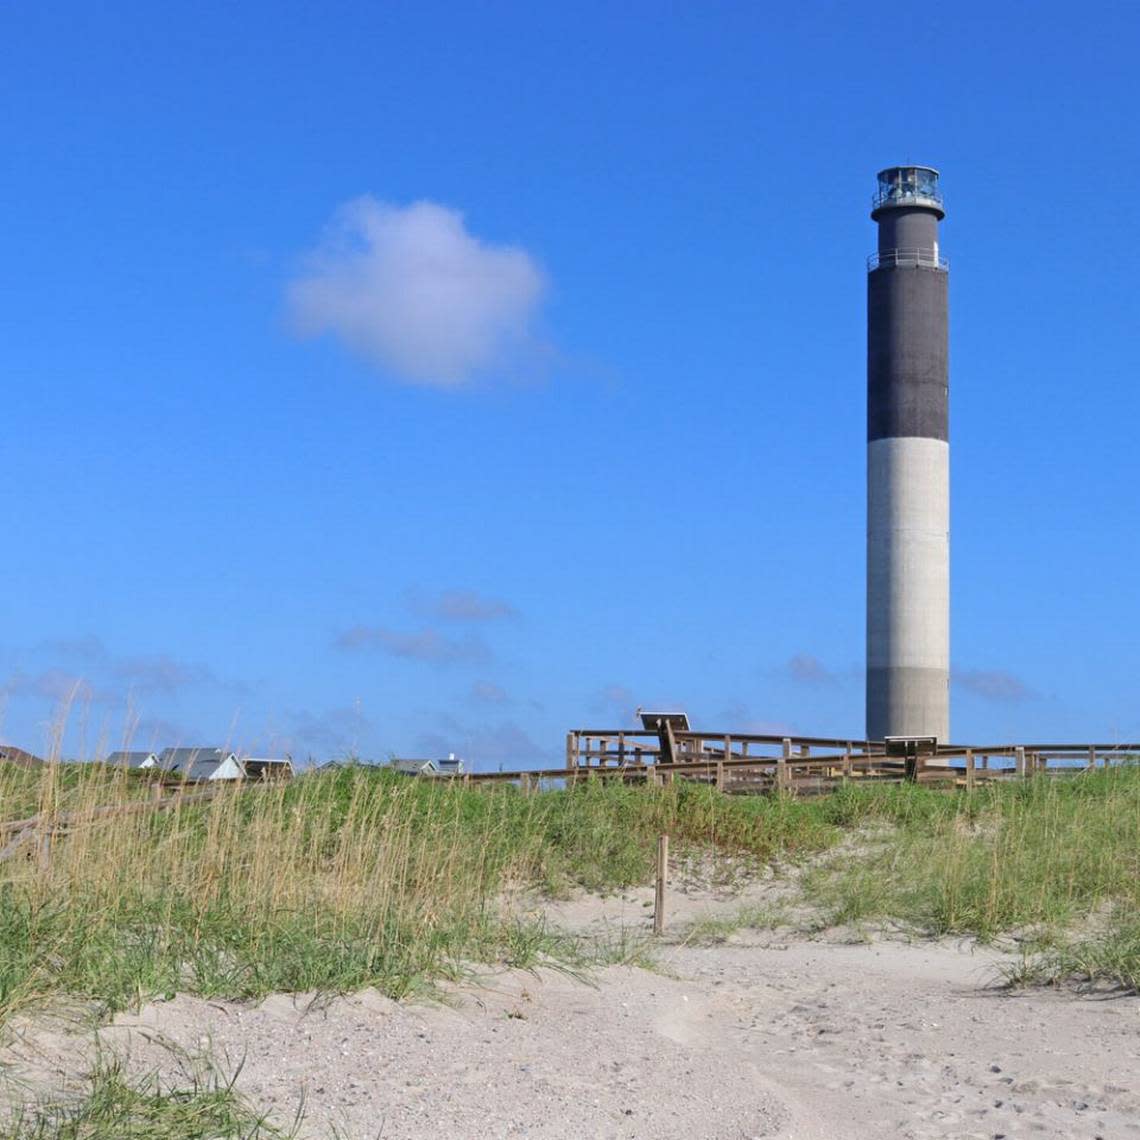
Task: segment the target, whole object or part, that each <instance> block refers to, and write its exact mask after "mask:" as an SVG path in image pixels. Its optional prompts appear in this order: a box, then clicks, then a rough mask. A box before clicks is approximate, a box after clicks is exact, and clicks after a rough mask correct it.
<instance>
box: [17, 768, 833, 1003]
mask: <svg viewBox="0 0 1140 1140" xmlns="http://www.w3.org/2000/svg"><path fill="white" fill-rule="evenodd" d="M63 775H64V774H61V776H60V777H58V778H57V777H53V776H52V775H51V774H49V773H45V774H43V776H42V778H43V779H44V780H45V781H51V780H53V779H58V780H60V782H62V779H63ZM65 775H66V779H67V780H74V779H75V778H74V777H73V776H72V775H71V774H70V773H67V774H65ZM102 779H103V781H104V783H103V784H102V785H101V784H100V783H99V780H98V778H96V777H95V776H93V775H90V774H87V775H86V776H85V781H84V783H83V786H82V787H81V788H80V789H79V790H78V791H76V790H75V789H74V788H72V787H69V788H68V793H67V800H68V806H69V807H71V808H78V809H83V808H84V807H86V806H92V805H94V804H96V803H106V802H108V793H109V791H111V790H115V789H120V788H122V787H124V786H126V785H125V782H124V781H123V779H122V777H121V775H120V774H117V773H104V774H103V776H102ZM80 792H81V793H82V795H81V794H80ZM25 793H27V789H26V788H25ZM61 798H63V797H61V796H60V794H59V788H58V786H52V787H49V788H48V789H47V790H46V791H45V792H44V793H43V795H42V796H41V799H43V800H45V801H46V800H51V801H52V802H59V800H60V799H61ZM663 831H668V832H669V833H670V834H671V835H672V836H673V838H674V843H675V844H676V845H677V846H678V849H683V848H684V847H685V846H700V847H708V846H715V847H718V848H721V849H727V850H733V851H739V852H745V853H749V854H750V855H752V856H754V857H756V858H761V859H768V858H771V857H772V856H774V855H776V854H784V855H789V856H795V855H797V854H799V853H803V852H809V851H817V850H820V849H823V848H825V847H826V846H828V845H829V844H831V843H833V842H835V841H836V839H837V838H838V837H839V834H840V832H839V829H838V828H837V827H836V826H834V825H833V824H831V823H829V822H827V821H826V820H825V819H823V818H822V817H821V814H820V811H819V808H818V806H817V805H813V804H811V803H809V802H807V801H805V802H802V803H800V802H795V801H790V800H785V799H780V800H771V799H759V798H756V799H747V798H731V797H724V796H720V795H718V794H717V793H715V792H713V791H711V790H709V789H706V788H700V787H696V786H693V785H681V784H678V785H677V786H676V787H671V788H660V789H645V788H627V787H623V786H621V785H617V784H612V783H607V784H602V783H600V782H591V783H588V784H586V785H583V786H581V787H578V788H575V789H573V790H569V791H552V792H545V793H542V794H539V795H534V796H524V795H521V794H520V793H519V792H518V791H517V790H515V789H514V788H510V787H500V788H494V789H479V788H467V787H464V786H463V785H462V784H460V783H457V782H449V781H425V780H415V779H408V778H406V777H402V776H398V775H393V774H391V773H388V772H384V771H380V770H375V769H371V768H367V767H363V766H348V767H345V768H343V769H340V770H336V771H332V772H326V773H320V774H313V775H309V776H306V777H304V778H302V779H299V780H296V781H295V782H293V783H292V784H288V785H282V786H276V787H265V788H256V789H250V790H248V791H245V792H242V791H240V790H237V789H231V790H227V791H225V792H223V794H222V795H221V796H220V797H219V798H218V799H217V800H214V801H212V802H210V803H208V804H205V805H189V806H183V807H181V808H179V809H178V810H176V811H170V812H163V813H149V812H148V813H137V814H134V815H128V816H122V817H115V818H114V819H110V820H101V821H99V822H97V823H94V824H90V825H84V826H82V827H77V828H75V829H74V830H73V832H72V833H71V834H70V835H69V836H67V837H66V838H63V839H61V840H59V841H58V842H57V843H56V844H55V846H54V848H53V850H52V852H51V856H50V860H49V862H48V866H47V869H46V870H43V869H42V868H41V867H39V866H38V864H37V863H36V862H34V861H31V860H10V861H8V862H6V863H3V864H0V1021H2V1020H3V1018H4V1017H5V1016H8V1015H10V1014H11V1013H12V1012H13V1011H15V1010H17V1009H20V1008H22V1007H27V1006H29V1005H34V1004H36V1003H39V1002H42V1001H44V1000H48V999H50V998H52V997H53V996H56V995H70V996H75V997H81V998H87V999H94V1000H96V1001H98V1002H102V1003H104V1005H105V1007H106V1008H107V1010H108V1011H113V1010H116V1009H121V1008H125V1007H128V1006H130V1005H133V1004H137V1003H139V1002H141V1001H145V1000H146V999H148V998H149V997H152V996H155V995H163V994H167V993H173V992H176V991H191V992H195V993H199V994H202V995H206V996H220V997H230V998H257V997H260V996H263V995H265V994H268V993H272V992H277V991H294V992H296V991H308V990H319V991H325V992H346V991H351V990H354V989H359V988H361V987H363V986H367V985H374V986H377V987H379V988H380V989H382V990H383V991H384V992H386V993H388V994H390V995H392V996H394V997H403V996H406V995H408V994H411V993H414V992H416V991H418V990H422V989H424V988H425V987H428V986H430V985H431V984H432V982H433V980H434V979H438V978H441V977H454V976H457V975H459V974H461V973H463V972H464V971H466V970H469V969H470V968H471V964H472V963H478V962H493V963H506V964H510V965H523V966H530V965H534V964H536V963H537V962H538V961H540V960H556V961H567V962H569V964H570V965H572V966H573V965H574V964H575V963H576V962H578V960H579V959H581V958H582V957H583V955H584V951H583V950H582V949H581V947H578V949H577V950H576V951H573V952H571V951H572V949H573V948H572V947H571V944H570V943H569V942H568V941H567V940H566V939H564V938H563V939H559V938H557V937H555V936H554V935H553V934H552V933H551V932H549V931H546V930H544V929H542V928H536V927H535V924H534V923H530V922H519V921H516V920H512V919H509V918H507V917H504V915H503V914H502V912H501V908H500V902H499V900H500V898H501V896H502V893H503V891H504V889H505V888H508V887H519V886H522V887H535V888H538V889H541V890H544V891H547V892H550V893H555V894H557V893H562V892H565V891H566V890H567V889H569V888H570V887H572V886H574V885H581V886H584V887H588V888H591V889H597V890H610V889H618V888H621V887H625V886H628V885H630V884H632V883H636V882H641V881H644V880H646V879H647V878H648V877H649V876H650V874H651V872H652V860H653V851H654V844H655V841H656V838H657V836H658V835H659V834H660V833H661V832H663ZM623 952H624V951H623ZM638 953H640V951H638Z"/></svg>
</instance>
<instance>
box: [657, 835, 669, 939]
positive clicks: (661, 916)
mask: <svg viewBox="0 0 1140 1140" xmlns="http://www.w3.org/2000/svg"><path fill="white" fill-rule="evenodd" d="M668 875H669V836H667V835H661V836H658V838H657V890H656V893H655V894H654V899H653V933H654V934H662V933H664V931H665V883H666V880H667V878H668Z"/></svg>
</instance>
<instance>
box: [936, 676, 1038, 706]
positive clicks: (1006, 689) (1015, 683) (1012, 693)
mask: <svg viewBox="0 0 1140 1140" xmlns="http://www.w3.org/2000/svg"><path fill="white" fill-rule="evenodd" d="M953 681H954V684H955V685H956V686H957V687H958V688H959V689H964V690H965V691H966V692H968V693H973V694H974V696H976V697H982V698H983V699H984V700H987V701H994V702H997V703H1000V704H1018V703H1020V702H1021V701H1027V700H1030V699H1032V698H1033V697H1034V696H1035V695H1036V694H1035V693H1034V692H1033V690H1032V689H1030V688H1029V686H1028V685H1026V684H1025V682H1024V681H1022V679H1021V678H1020V677H1018V676H1016V675H1015V674H1013V673H1007V672H1005V671H1004V670H1002V669H955V670H954V672H953Z"/></svg>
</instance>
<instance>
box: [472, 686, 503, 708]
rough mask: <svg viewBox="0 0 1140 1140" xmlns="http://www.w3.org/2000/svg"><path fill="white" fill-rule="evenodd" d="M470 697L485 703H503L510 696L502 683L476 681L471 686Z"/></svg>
mask: <svg viewBox="0 0 1140 1140" xmlns="http://www.w3.org/2000/svg"><path fill="white" fill-rule="evenodd" d="M471 699H472V700H476V701H479V702H480V703H482V704H486V705H505V704H508V703H509V702H510V699H511V698H510V697H509V696H508V695H507V690H506V689H504V688H503V687H502V685H496V684H495V683H494V682H493V681H476V682H475V683H474V684H473V685H472V686H471Z"/></svg>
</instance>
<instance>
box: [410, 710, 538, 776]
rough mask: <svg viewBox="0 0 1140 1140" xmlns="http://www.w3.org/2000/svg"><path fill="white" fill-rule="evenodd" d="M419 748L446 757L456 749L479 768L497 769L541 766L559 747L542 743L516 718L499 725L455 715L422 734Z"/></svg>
mask: <svg viewBox="0 0 1140 1140" xmlns="http://www.w3.org/2000/svg"><path fill="white" fill-rule="evenodd" d="M415 747H416V749H417V750H418V751H419V752H420V753H421V754H422V755H425V756H446V755H447V754H448V753H449V752H455V753H456V754H457V755H460V756H462V757H463V758H464V759H465V760H466V761H468V763H470V764H472V765H473V766H474V768H475V770H476V771H481V772H488V771H494V770H495V769H496V768H500V767H503V768H516V767H524V768H527V767H529V768H538V767H542V766H544V765H549V764H551V763H552V762H553V760H554V759H555V757H556V755H557V753H556V750H555V749H554V748H553V747H551V746H550V745H549V744H542V743H540V742H538V741H536V740H535V739H534V737H532V736H531V735H530V733H529V732H527V731H526V729H524V728H523V727H522V726H521V725H519V724H518V723H517V722H516V721H513V720H501V721H498V722H497V723H495V724H473V725H470V724H463V723H461V722H459V721H457V720H455V719H454V718H452V717H448V716H444V717H441V718H440V721H439V724H438V725H437V727H436V728H435V729H432V730H429V731H427V732H424V733H421V734H420V735H419V736H418V737H417V738H416V741H415Z"/></svg>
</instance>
